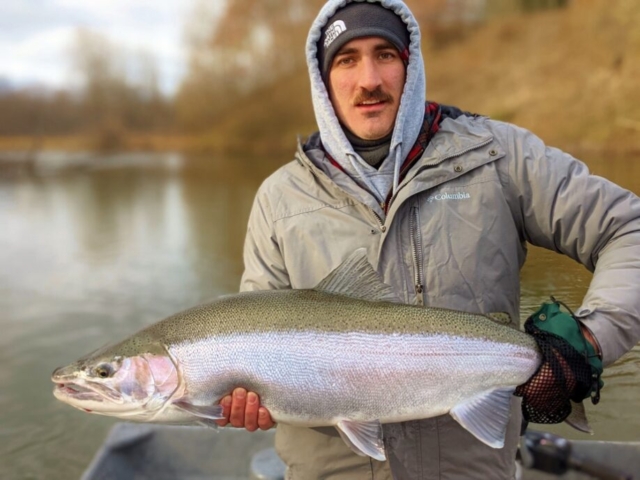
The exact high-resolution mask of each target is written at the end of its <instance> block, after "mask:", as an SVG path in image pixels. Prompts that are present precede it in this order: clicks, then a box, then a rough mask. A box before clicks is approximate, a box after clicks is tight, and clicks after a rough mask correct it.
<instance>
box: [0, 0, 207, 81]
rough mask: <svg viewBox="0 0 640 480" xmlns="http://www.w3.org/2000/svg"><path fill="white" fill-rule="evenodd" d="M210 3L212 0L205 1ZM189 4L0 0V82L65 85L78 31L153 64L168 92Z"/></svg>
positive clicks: (179, 66)
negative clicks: (142, 51) (99, 37)
mask: <svg viewBox="0 0 640 480" xmlns="http://www.w3.org/2000/svg"><path fill="white" fill-rule="evenodd" d="M211 1H213V2H215V1H218V0H211ZM193 3H194V0H0V80H2V79H5V80H8V81H9V82H10V83H11V84H13V85H17V86H21V85H25V84H31V83H37V84H44V85H47V86H51V87H64V86H68V85H69V82H70V81H71V80H72V78H70V71H69V70H70V61H69V56H68V55H69V54H68V52H69V49H70V46H71V44H72V40H73V37H74V32H75V31H76V29H77V28H78V27H84V28H88V29H91V30H92V31H96V32H99V33H101V34H104V35H106V36H107V37H108V38H109V39H110V40H111V41H112V42H113V43H114V44H116V45H118V46H120V47H124V48H125V49H127V50H131V51H132V52H134V51H138V50H140V49H141V48H142V49H145V50H147V51H148V52H150V53H151V54H152V55H153V56H154V57H155V59H156V61H157V65H158V71H159V76H160V83H161V85H160V86H161V89H162V90H163V91H164V92H165V93H173V92H174V91H175V89H176V87H177V86H178V84H179V82H180V79H181V78H182V75H183V74H184V70H185V42H184V31H183V27H184V22H185V18H186V16H187V15H188V14H189V13H190V11H191V10H190V9H192V8H193Z"/></svg>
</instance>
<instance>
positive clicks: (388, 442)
mask: <svg viewBox="0 0 640 480" xmlns="http://www.w3.org/2000/svg"><path fill="white" fill-rule="evenodd" d="M514 398H515V397H514ZM517 400H518V401H516V402H514V403H513V404H512V414H511V422H510V423H509V427H508V430H507V438H506V441H505V447H504V448H501V449H494V448H491V447H489V446H487V445H485V444H483V443H481V442H479V441H478V440H476V439H475V437H473V436H472V435H471V434H470V433H469V432H467V431H466V430H464V429H463V428H462V427H461V426H460V425H459V424H458V423H457V422H456V421H455V420H454V419H453V418H451V417H450V416H449V415H443V416H441V417H436V418H432V419H428V420H420V421H415V422H404V423H400V424H393V425H385V426H384V436H385V446H386V451H387V456H388V460H387V461H386V462H378V461H377V460H373V459H371V458H369V457H361V456H358V455H356V454H355V453H353V452H352V451H351V449H349V447H347V446H346V444H345V443H344V442H343V441H342V439H341V438H340V437H339V436H338V434H337V432H336V431H335V429H333V428H326V429H310V428H301V427H292V426H290V425H285V424H280V425H278V430H277V432H276V450H277V452H278V455H280V458H282V460H283V461H284V462H285V464H286V465H287V477H286V478H287V480H321V479H327V480H328V479H331V480H394V477H395V480H475V479H477V480H487V479H491V480H513V479H514V478H515V474H516V471H515V455H516V450H517V444H518V439H519V433H520V419H521V416H520V407H519V404H520V403H519V399H517ZM391 467H392V468H393V472H394V475H392V474H391Z"/></svg>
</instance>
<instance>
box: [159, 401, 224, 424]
mask: <svg viewBox="0 0 640 480" xmlns="http://www.w3.org/2000/svg"><path fill="white" fill-rule="evenodd" d="M172 405H173V406H174V407H176V408H178V409H180V410H183V411H185V412H187V413H190V414H191V415H194V416H196V417H198V418H199V419H200V420H222V419H223V418H225V417H224V410H223V408H222V405H193V404H192V403H189V402H187V401H186V400H178V401H177V402H173V404H172Z"/></svg>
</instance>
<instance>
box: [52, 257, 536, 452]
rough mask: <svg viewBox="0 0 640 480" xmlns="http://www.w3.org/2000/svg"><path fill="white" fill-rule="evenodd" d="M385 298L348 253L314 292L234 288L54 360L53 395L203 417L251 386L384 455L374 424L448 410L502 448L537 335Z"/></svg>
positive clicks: (294, 414)
mask: <svg viewBox="0 0 640 480" xmlns="http://www.w3.org/2000/svg"><path fill="white" fill-rule="evenodd" d="M390 295H392V293H391V292H389V291H388V287H387V286H386V285H384V284H382V283H381V282H380V280H379V279H378V277H377V274H376V273H375V272H374V271H373V269H372V268H371V266H370V265H369V264H368V262H367V261H366V256H365V255H364V253H363V252H356V253H355V254H354V255H352V256H351V257H350V258H349V259H348V260H347V261H346V262H345V263H344V264H343V265H342V266H341V267H338V269H336V271H334V272H332V274H331V275H330V276H329V277H327V279H325V280H324V281H323V282H322V283H321V284H320V285H319V286H318V288H316V289H313V290H280V291H263V292H249V293H241V294H237V295H230V296H226V297H222V298H219V299H217V300H216V301H214V302H212V303H210V304H207V305H202V306H199V307H195V308H192V309H190V310H187V311H185V312H182V313H179V314H176V315H174V316H172V317H169V318H167V319H165V320H163V321H160V322H158V323H156V324H154V325H151V326H150V327H148V328H146V329H144V330H142V331H140V332H138V333H137V334H135V335H133V336H131V337H129V338H128V339H126V340H124V341H122V342H120V343H119V344H116V345H114V346H112V347H107V348H104V349H101V350H99V351H97V352H94V354H91V355H89V356H87V357H85V358H83V359H81V360H79V361H78V362H75V363H74V364H72V365H70V366H68V367H65V368H62V369H58V370H56V372H54V375H53V381H54V382H55V383H56V384H57V386H56V390H55V394H56V396H57V397H58V398H59V399H60V400H63V401H66V402H68V403H70V404H71V405H73V406H76V407H77V408H81V409H84V410H91V411H93V412H95V413H102V414H106V415H116V416H120V417H124V418H129V419H131V420H138V421H154V422H166V423H211V422H212V421H213V420H215V419H216V418H220V415H221V408H220V407H219V405H218V401H219V399H220V398H221V397H223V396H224V395H226V394H228V393H229V392H231V391H232V390H233V389H234V388H235V387H245V388H247V389H248V390H251V391H255V392H256V393H258V394H259V395H260V398H261V403H262V404H263V405H264V406H265V407H266V408H267V409H268V410H269V411H270V413H271V415H272V417H273V419H274V420H276V421H277V422H284V423H290V424H295V425H303V426H327V425H335V426H337V427H338V430H339V432H340V433H341V435H342V436H343V438H344V439H345V441H346V442H347V443H348V444H349V445H350V446H351V447H352V448H353V449H354V450H355V451H357V452H358V453H361V454H366V455H371V456H372V457H374V458H378V459H384V447H383V446H382V440H381V435H382V433H381V428H380V424H381V423H390V422H399V421H404V420H411V419H419V418H430V417H434V416H437V415H442V414H446V413H450V414H451V415H452V416H453V417H454V418H455V419H456V420H457V421H458V422H460V423H461V424H462V425H463V426H464V427H465V428H467V429H468V430H469V431H470V432H471V433H473V434H474V435H475V436H476V437H478V438H479V439H480V440H482V441H484V442H485V443H487V444H489V445H491V446H494V447H496V448H498V447H501V446H502V445H503V442H504V432H505V429H506V424H507V422H508V415H509V403H510V399H511V396H512V393H513V391H514V389H515V387H516V386H517V385H520V384H522V383H524V382H526V381H527V380H528V379H529V378H530V377H531V376H532V375H533V374H534V373H535V372H536V370H537V369H538V367H539V365H540V362H541V356H540V353H539V351H538V348H537V346H536V343H535V341H534V340H533V339H532V338H531V337H530V336H528V335H526V334H525V333H522V332H520V331H518V330H516V329H514V328H512V327H509V326H506V325H504V324H501V323H499V322H498V321H496V319H495V318H491V317H488V316H485V315H478V314H471V313H464V312H459V311H454V310H446V309H438V308H422V307H417V306H411V305H402V304H397V303H393V302H389V301H385V299H388V298H390ZM374 300H375V301H374ZM127 362H128V363H127ZM125 364H126V365H127V367H126V369H125V368H124V366H123V365H125ZM118 376H120V378H118ZM123 385H125V386H126V388H123ZM141 385H142V387H141ZM114 390H116V391H117V392H115V393H114ZM118 394H119V396H118ZM109 396H110V398H107V397H109ZM88 398H90V399H91V401H92V403H91V404H90V405H89V403H87V402H88V400H87V399H88ZM114 405H117V406H114Z"/></svg>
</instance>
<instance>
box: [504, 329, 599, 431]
mask: <svg viewBox="0 0 640 480" xmlns="http://www.w3.org/2000/svg"><path fill="white" fill-rule="evenodd" d="M524 329H525V331H526V332H527V333H528V334H530V335H532V336H533V337H534V338H535V340H536V342H537V344H538V347H539V348H540V351H541V352H542V356H543V362H542V364H541V365H540V368H539V369H538V372H536V374H535V375H534V376H533V377H532V378H531V380H529V381H528V382H527V383H525V384H523V385H520V386H519V387H517V388H516V391H515V394H516V395H518V396H520V397H522V412H523V414H524V418H525V420H526V421H528V422H533V423H547V424H548V423H561V422H563V421H564V420H565V419H566V418H567V417H568V416H569V414H570V413H571V402H570V401H569V400H573V401H574V402H581V401H582V400H583V399H584V398H586V397H588V396H589V393H590V391H591V389H592V385H593V377H592V372H591V366H590V365H589V362H588V360H587V359H586V358H585V356H584V354H581V353H580V352H578V351H577V350H576V349H575V348H573V347H572V346H571V345H570V344H569V343H567V341H565V340H564V339H563V338H562V337H559V336H558V335H554V334H553V333H549V332H546V331H544V330H541V329H539V328H538V327H536V326H535V324H534V322H533V319H532V318H529V319H528V320H527V321H526V322H525V324H524Z"/></svg>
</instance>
